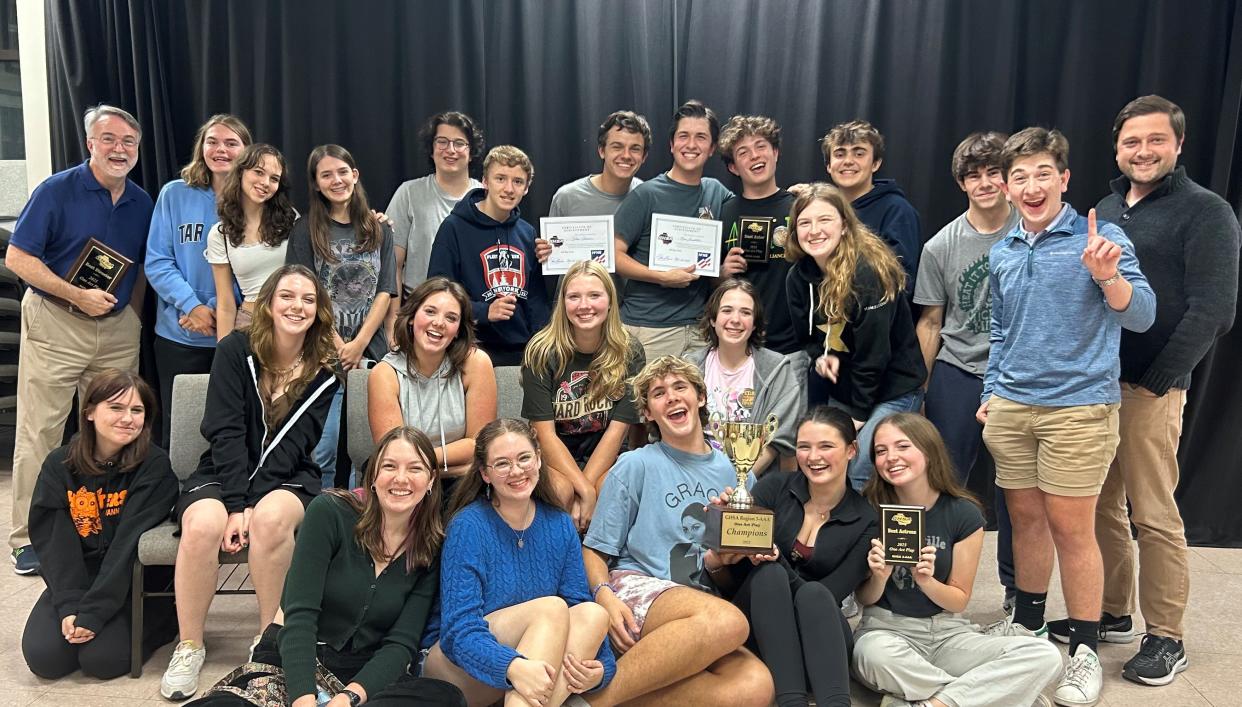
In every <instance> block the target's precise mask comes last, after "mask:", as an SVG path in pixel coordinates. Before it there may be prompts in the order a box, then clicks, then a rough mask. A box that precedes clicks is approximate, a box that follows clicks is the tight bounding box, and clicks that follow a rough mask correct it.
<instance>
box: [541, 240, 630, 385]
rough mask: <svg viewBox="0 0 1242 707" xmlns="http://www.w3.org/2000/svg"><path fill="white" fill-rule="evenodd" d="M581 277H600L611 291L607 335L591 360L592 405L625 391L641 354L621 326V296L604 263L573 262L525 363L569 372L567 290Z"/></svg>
mask: <svg viewBox="0 0 1242 707" xmlns="http://www.w3.org/2000/svg"><path fill="white" fill-rule="evenodd" d="M579 277H594V278H595V279H597V280H599V282H600V284H601V285H602V286H603V288H604V292H605V293H606V294H607V295H608V313H607V314H606V315H604V325H603V332H602V334H603V337H602V341H601V342H600V347H599V350H598V351H597V352H596V355H595V357H594V358H593V359H592V360H591V366H590V371H589V373H590V375H589V377H588V383H587V390H586V396H585V399H586V404H587V405H588V406H591V405H595V404H596V403H598V402H600V401H602V400H604V399H609V400H618V399H620V398H621V396H622V395H624V394H625V384H626V379H625V372H626V370H627V369H629V367H630V362H631V360H632V359H633V358H634V357H635V356H636V355H637V347H636V346H634V341H633V339H632V337H631V336H630V333H629V332H627V331H626V330H625V327H623V326H621V315H620V311H621V302H620V301H619V300H618V299H617V287H616V285H614V284H613V282H612V276H611V275H609V274H608V271H607V270H606V269H604V266H603V265H600V264H599V263H597V262H595V261H593V260H582V261H579V262H577V263H574V264H573V265H571V266H569V270H568V271H566V273H565V275H564V277H562V278H561V281H560V283H558V284H557V286H556V302H555V304H553V306H552V316H551V318H549V319H548V324H547V326H545V327H544V328H542V329H540V330H539V331H538V332H536V334H535V336H534V337H532V338H531V340H530V342H529V343H527V345H526V354H525V356H524V357H523V361H522V367H523V368H524V369H526V370H528V371H531V372H532V373H534V374H536V375H539V374H541V373H542V372H543V371H546V370H548V369H552V370H553V371H554V372H555V375H556V376H560V375H562V374H564V373H565V367H566V366H568V365H569V362H570V360H571V359H573V357H574V351H575V349H574V336H573V330H574V327H573V324H572V323H571V322H570V321H569V312H567V311H566V310H565V290H567V289H569V283H570V282H572V281H573V280H574V279H576V278H579Z"/></svg>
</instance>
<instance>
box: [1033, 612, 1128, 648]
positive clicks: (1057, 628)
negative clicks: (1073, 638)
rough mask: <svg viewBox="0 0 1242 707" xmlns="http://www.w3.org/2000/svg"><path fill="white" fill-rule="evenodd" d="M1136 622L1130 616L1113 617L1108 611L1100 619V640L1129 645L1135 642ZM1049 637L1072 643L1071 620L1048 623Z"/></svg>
mask: <svg viewBox="0 0 1242 707" xmlns="http://www.w3.org/2000/svg"><path fill="white" fill-rule="evenodd" d="M1135 635H1136V634H1135V633H1134V622H1133V621H1131V620H1130V617H1129V616H1113V615H1112V614H1110V613H1108V612H1107V611H1105V612H1104V614H1103V616H1101V617H1100V640H1101V641H1103V642H1105V643H1129V642H1131V641H1133V640H1134V636H1135ZM1048 636H1049V637H1051V638H1052V639H1054V640H1057V641H1060V642H1061V643H1069V642H1070V630H1069V619H1057V620H1056V621H1049V622H1048Z"/></svg>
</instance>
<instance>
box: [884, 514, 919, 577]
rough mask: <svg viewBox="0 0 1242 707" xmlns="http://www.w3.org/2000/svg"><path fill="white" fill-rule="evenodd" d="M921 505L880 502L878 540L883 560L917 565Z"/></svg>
mask: <svg viewBox="0 0 1242 707" xmlns="http://www.w3.org/2000/svg"><path fill="white" fill-rule="evenodd" d="M923 511H924V509H923V507H922V506H890V505H886V504H880V542H882V543H884V562H885V563H886V564H890V565H917V564H918V563H919V554H920V551H921V550H922V549H923V545H924V542H923Z"/></svg>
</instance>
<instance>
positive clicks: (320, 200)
mask: <svg viewBox="0 0 1242 707" xmlns="http://www.w3.org/2000/svg"><path fill="white" fill-rule="evenodd" d="M326 157H335V158H336V159H338V160H340V161H342V162H344V163H345V164H347V165H349V168H350V169H352V170H355V171H356V170H357V169H358V165H357V164H356V163H355V162H354V156H353V155H351V154H349V150H346V149H345V148H343V147H341V146H340V145H320V146H319V147H316V148H315V149H313V150H311V153H310V157H309V158H307V160H306V178H307V180H308V181H309V182H310V208H309V209H308V210H307V213H306V219H307V225H308V226H309V227H310V239H311V246H312V247H314V249H315V255H316V256H317V257H318V258H319V259H320V260H322V261H324V262H325V263H335V262H337V261H339V260H340V258H339V257H337V255H336V253H333V252H332V248H330V247H329V246H328V240H329V239H330V237H329V231H330V229H331V227H332V207H331V205H330V204H328V197H326V196H324V194H323V192H321V191H319V182H318V180H317V179H316V178H315V175H316V173H317V172H318V171H319V163H320V162H322V161H323V160H324V158H326ZM348 208H349V224H350V225H351V226H353V227H354V251H355V252H358V253H373V252H375V251H376V250H379V247H380V244H381V243H383V242H384V231H383V229H381V228H380V224H379V219H377V218H375V214H372V213H371V206H370V205H369V204H368V203H367V192H366V190H364V189H363V188H362V182H361V181H355V182H354V193H353V196H351V197H350V198H349V207H348Z"/></svg>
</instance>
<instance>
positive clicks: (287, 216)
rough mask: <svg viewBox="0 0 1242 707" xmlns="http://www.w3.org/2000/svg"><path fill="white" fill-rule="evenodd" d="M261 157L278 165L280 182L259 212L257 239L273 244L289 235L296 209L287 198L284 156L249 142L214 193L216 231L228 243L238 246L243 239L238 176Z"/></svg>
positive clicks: (261, 144)
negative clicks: (216, 201)
mask: <svg viewBox="0 0 1242 707" xmlns="http://www.w3.org/2000/svg"><path fill="white" fill-rule="evenodd" d="M264 157H272V158H275V160H276V163H277V164H279V165H280V181H279V184H278V185H277V187H276V193H275V194H272V196H271V197H270V198H269V199H268V200H267V201H265V202H263V215H262V216H261V217H260V220H259V240H260V241H262V242H263V245H266V246H270V247H276V246H278V245H280V244H281V243H284V242H285V240H287V239H288V238H289V232H290V231H292V230H293V222H294V221H295V220H297V212H296V211H294V209H293V204H292V203H291V202H290V201H289V170H288V169H287V168H286V167H285V158H284V155H282V154H280V150H277V149H276V148H274V147H272V146H271V145H267V144H264V143H261V142H258V143H255V144H253V145H249V146H248V147H246V149H244V150H242V153H241V154H240V155H238V157H237V159H236V160H234V161H233V168H232V169H230V170H229V176H228V179H226V180H224V188H223V189H221V190H220V193H219V194H218V195H217V199H218V203H217V204H216V213H217V215H218V216H219V217H220V233H221V234H222V235H223V236H224V237H225V239H227V240H228V242H229V245H231V246H233V247H234V248H237V247H239V246H240V245H241V244H242V242H243V241H244V240H245V238H246V212H245V209H244V208H243V207H242V200H243V199H245V198H246V197H245V196H243V195H242V175H243V174H245V173H246V171H247V170H251V169H254V168H255V167H258V166H260V165H261V164H263V158H264Z"/></svg>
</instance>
